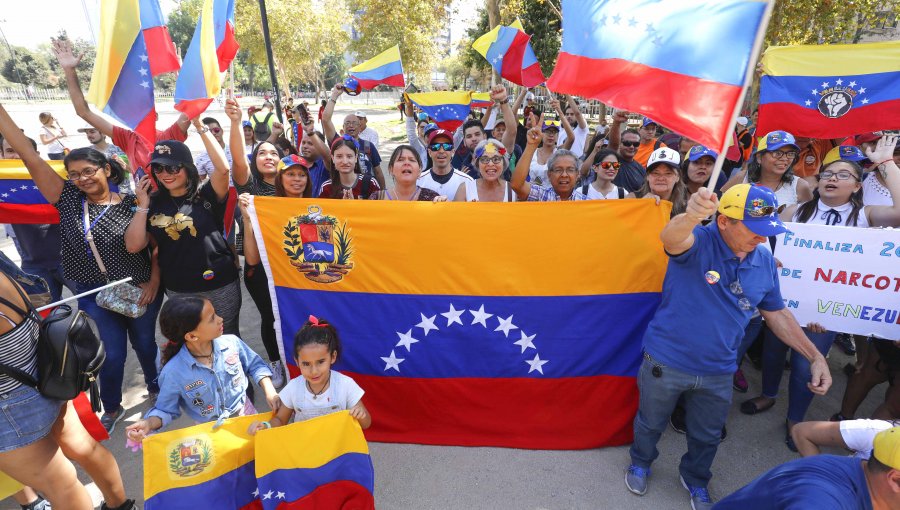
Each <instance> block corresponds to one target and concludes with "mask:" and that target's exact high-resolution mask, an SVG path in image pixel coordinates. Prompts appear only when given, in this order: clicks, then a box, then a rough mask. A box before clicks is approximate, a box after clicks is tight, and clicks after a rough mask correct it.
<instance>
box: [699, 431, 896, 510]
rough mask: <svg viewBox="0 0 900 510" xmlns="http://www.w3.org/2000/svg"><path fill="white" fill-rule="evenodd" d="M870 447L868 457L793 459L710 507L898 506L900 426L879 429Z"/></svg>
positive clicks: (822, 509) (864, 509)
mask: <svg viewBox="0 0 900 510" xmlns="http://www.w3.org/2000/svg"><path fill="white" fill-rule="evenodd" d="M874 446H875V448H874V450H873V452H872V456H871V457H870V458H869V460H868V461H865V460H861V459H859V458H857V457H838V456H836V455H814V456H812V457H804V458H802V459H797V460H792V461H790V462H788V463H786V464H782V465H780V466H777V467H775V468H773V469H771V470H769V471H768V472H766V473H764V474H762V475H761V476H760V477H759V478H757V479H756V480H753V481H752V482H750V483H749V484H748V485H747V486H746V487H743V488H741V489H738V491H737V492H735V493H734V494H732V495H731V496H728V497H727V498H725V499H723V500H722V501H719V502H718V503H717V504H716V506H715V507H714V508H715V509H716V510H732V509H734V510H738V509H744V508H768V509H772V510H781V509H785V510H786V509H792V508H815V509H817V510H826V509H832V508H834V509H844V508H854V509H860V510H881V509H885V510H887V509H892V508H900V427H894V428H892V429H887V430H883V431H881V432H879V433H878V435H877V436H875V444H874Z"/></svg>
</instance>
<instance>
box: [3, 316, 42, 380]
mask: <svg viewBox="0 0 900 510" xmlns="http://www.w3.org/2000/svg"><path fill="white" fill-rule="evenodd" d="M0 318H2V319H3V320H6V321H7V322H9V323H10V324H13V325H14V326H13V328H12V329H11V330H9V331H7V332H6V333H4V334H2V335H0V363H3V364H4V365H9V366H11V367H13V368H18V369H19V370H22V371H24V372H27V373H29V374H31V375H32V376H35V377H37V338H38V320H37V318H36V317H34V313H33V312H29V313H28V315H26V317H25V319H23V320H22V322H20V323H19V324H15V323H14V322H13V321H12V320H10V319H9V318H8V317H7V316H6V315H4V314H2V313H0ZM21 385H22V383H20V382H19V381H17V380H16V379H13V378H12V377H9V376H7V375H0V394H3V393H9V392H10V391H12V390H14V389H16V388H18V387H19V386H21Z"/></svg>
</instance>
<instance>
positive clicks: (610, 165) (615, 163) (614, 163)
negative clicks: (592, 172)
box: [594, 161, 621, 170]
mask: <svg viewBox="0 0 900 510" xmlns="http://www.w3.org/2000/svg"><path fill="white" fill-rule="evenodd" d="M598 166H599V167H600V168H602V169H604V170H609V169H610V168H615V169H616V170H618V169H619V167H620V166H621V163H619V162H618V161H604V162H603V163H598V164H596V165H594V167H598Z"/></svg>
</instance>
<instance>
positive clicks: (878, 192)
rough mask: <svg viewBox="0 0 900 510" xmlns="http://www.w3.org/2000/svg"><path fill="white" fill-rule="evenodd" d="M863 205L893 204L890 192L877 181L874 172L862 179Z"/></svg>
mask: <svg viewBox="0 0 900 510" xmlns="http://www.w3.org/2000/svg"><path fill="white" fill-rule="evenodd" d="M862 192H863V205H887V206H892V205H894V201H893V199H892V198H891V192H890V191H888V189H887V188H885V187H884V186H882V185H881V183H880V182H878V178H877V177H875V174H874V173H870V174H869V175H868V177H866V178H865V179H863V184H862Z"/></svg>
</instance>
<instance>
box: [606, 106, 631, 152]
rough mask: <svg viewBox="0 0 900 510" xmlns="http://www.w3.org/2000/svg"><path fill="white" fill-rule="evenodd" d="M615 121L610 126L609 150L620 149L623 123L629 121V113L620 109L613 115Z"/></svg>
mask: <svg viewBox="0 0 900 510" xmlns="http://www.w3.org/2000/svg"><path fill="white" fill-rule="evenodd" d="M612 119H613V123H612V126H610V127H609V136H608V137H607V138H609V150H611V151H617V150H619V142H620V141H621V140H622V124H625V123H626V122H628V115H627V114H626V113H625V112H623V111H618V112H616V113H614V114H613V115H612Z"/></svg>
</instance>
